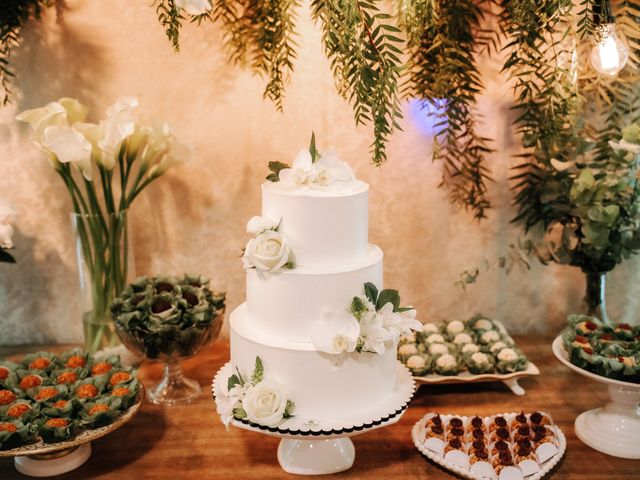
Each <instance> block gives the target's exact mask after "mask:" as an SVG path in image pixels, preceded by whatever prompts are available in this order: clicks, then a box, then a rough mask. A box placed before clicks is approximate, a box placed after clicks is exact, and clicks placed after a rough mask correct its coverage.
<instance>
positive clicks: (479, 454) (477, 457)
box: [469, 450, 489, 465]
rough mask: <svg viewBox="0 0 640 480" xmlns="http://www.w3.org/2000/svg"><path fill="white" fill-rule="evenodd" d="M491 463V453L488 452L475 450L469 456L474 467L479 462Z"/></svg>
mask: <svg viewBox="0 0 640 480" xmlns="http://www.w3.org/2000/svg"><path fill="white" fill-rule="evenodd" d="M488 461H489V452H487V451H486V450H474V451H473V452H472V453H471V455H469V463H470V464H471V465H473V464H474V463H478V462H488Z"/></svg>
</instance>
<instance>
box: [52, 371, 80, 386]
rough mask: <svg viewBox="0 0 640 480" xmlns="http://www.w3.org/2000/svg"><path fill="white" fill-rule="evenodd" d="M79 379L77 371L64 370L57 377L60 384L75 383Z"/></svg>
mask: <svg viewBox="0 0 640 480" xmlns="http://www.w3.org/2000/svg"><path fill="white" fill-rule="evenodd" d="M77 381H78V374H77V373H76V372H62V373H61V374H60V375H58V378H56V383H57V384H58V385H63V384H69V383H75V382H77Z"/></svg>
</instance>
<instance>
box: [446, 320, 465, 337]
mask: <svg viewBox="0 0 640 480" xmlns="http://www.w3.org/2000/svg"><path fill="white" fill-rule="evenodd" d="M463 330H464V323H462V322H461V321H460V320H454V321H452V322H449V323H448V324H447V333H449V334H450V335H455V334H457V333H460V332H462V331H463Z"/></svg>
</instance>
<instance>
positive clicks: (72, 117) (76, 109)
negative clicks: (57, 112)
mask: <svg viewBox="0 0 640 480" xmlns="http://www.w3.org/2000/svg"><path fill="white" fill-rule="evenodd" d="M58 103H59V104H60V105H62V108H64V109H65V111H66V112H67V122H69V125H73V124H74V123H78V122H84V121H85V120H86V119H87V114H88V113H89V108H88V107H86V106H84V105H83V104H82V103H80V102H79V101H78V100H76V99H75V98H68V97H62V98H61V99H60V100H58Z"/></svg>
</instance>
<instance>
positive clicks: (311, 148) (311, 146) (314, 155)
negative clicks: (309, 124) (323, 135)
mask: <svg viewBox="0 0 640 480" xmlns="http://www.w3.org/2000/svg"><path fill="white" fill-rule="evenodd" d="M309 153H310V154H311V162H312V163H316V160H318V157H319V156H320V154H319V153H318V149H317V148H316V134H315V132H311V142H310V143H309Z"/></svg>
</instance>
